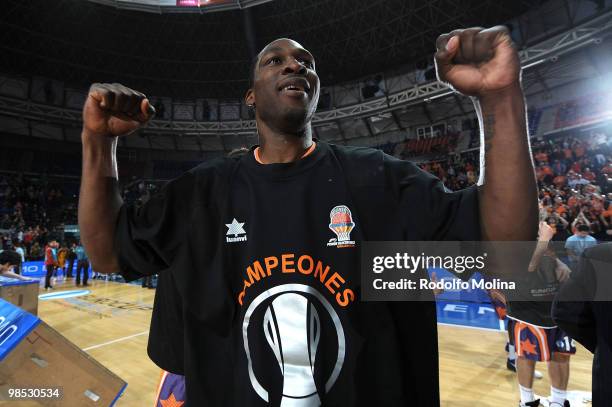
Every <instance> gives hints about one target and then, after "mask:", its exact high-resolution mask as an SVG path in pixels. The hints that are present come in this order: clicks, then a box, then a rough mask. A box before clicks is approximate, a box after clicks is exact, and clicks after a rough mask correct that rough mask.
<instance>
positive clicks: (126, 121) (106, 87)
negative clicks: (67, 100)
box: [83, 83, 155, 137]
mask: <svg viewBox="0 0 612 407" xmlns="http://www.w3.org/2000/svg"><path fill="white" fill-rule="evenodd" d="M154 115H155V109H154V108H153V106H152V105H151V104H150V103H149V100H148V99H147V97H146V96H145V95H143V94H142V93H140V92H137V91H135V90H133V89H130V88H128V87H125V86H123V85H121V84H119V83H112V84H110V83H94V84H93V85H91V88H89V94H88V95H87V100H86V101H85V106H84V107H83V131H84V132H85V133H87V134H88V135H93V136H108V137H113V136H124V135H127V134H130V133H132V132H133V131H135V130H136V129H138V128H139V127H140V126H142V125H143V124H145V123H146V122H147V121H149V120H150V119H151V118H152V117H153V116H154Z"/></svg>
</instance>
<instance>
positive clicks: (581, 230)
mask: <svg viewBox="0 0 612 407" xmlns="http://www.w3.org/2000/svg"><path fill="white" fill-rule="evenodd" d="M590 231H591V229H590V228H589V226H588V225H585V224H580V225H578V227H577V228H576V233H575V234H574V235H573V236H570V237H568V238H567V241H566V242H565V249H566V250H567V254H568V255H569V257H570V260H571V262H572V264H573V265H576V264H577V262H578V258H579V257H580V256H581V255H582V253H583V252H584V251H585V249H587V248H589V247H592V246H595V245H596V244H597V240H595V238H594V237H593V236H591V235H590V234H589V233H590Z"/></svg>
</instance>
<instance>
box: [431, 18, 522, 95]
mask: <svg viewBox="0 0 612 407" xmlns="http://www.w3.org/2000/svg"><path fill="white" fill-rule="evenodd" d="M436 48H437V52H436V54H435V62H436V72H437V74H438V80H439V81H441V82H446V83H448V84H449V85H451V86H452V87H453V88H454V89H456V90H458V91H459V92H461V93H463V94H464V95H468V96H477V97H480V96H484V95H486V94H494V93H497V92H499V91H503V90H504V89H507V88H510V87H512V86H515V85H518V84H519V82H520V72H521V65H520V61H519V57H518V53H517V51H516V49H515V48H514V45H513V43H512V39H511V38H510V33H509V32H508V29H507V28H506V27H504V26H496V27H492V28H488V29H483V28H481V27H476V28H467V29H465V30H454V31H451V32H450V33H448V34H442V35H440V36H439V37H438V39H437V41H436Z"/></svg>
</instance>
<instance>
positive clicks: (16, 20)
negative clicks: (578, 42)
mask: <svg viewBox="0 0 612 407" xmlns="http://www.w3.org/2000/svg"><path fill="white" fill-rule="evenodd" d="M539 3H540V1H539V0H532V1H527V0H513V1H500V0H462V1H456V0H427V1H426V0H276V1H271V2H267V3H264V4H260V5H257V6H254V7H250V8H246V9H242V10H229V11H222V12H215V13H201V14H198V13H189V14H177V13H162V14H154V13H149V12H142V11H131V10H125V9H118V8H116V7H111V6H108V5H102V4H98V3H94V2H89V1H79V0H54V1H49V0H28V1H23V0H4V1H3V13H2V14H1V16H0V24H1V25H2V30H1V33H0V52H2V58H0V72H5V73H10V74H20V75H24V76H43V77H49V78H53V79H58V80H61V81H64V82H65V83H66V84H67V85H72V86H78V87H83V88H85V87H87V85H88V84H90V83H91V82H107V81H110V82H122V83H124V84H126V85H128V86H132V87H135V88H137V89H139V90H141V91H143V92H145V93H148V94H153V95H160V96H171V97H178V98H181V97H183V98H236V97H241V96H242V95H243V93H244V91H245V90H246V87H247V78H248V69H249V65H250V60H251V55H253V54H254V53H255V52H256V51H258V50H259V49H260V48H261V47H263V46H264V45H265V44H266V43H268V42H269V41H272V40H273V39H275V38H278V37H290V38H293V39H295V40H297V41H298V42H300V43H302V44H303V45H304V46H305V47H306V48H308V49H309V50H310V51H311V52H312V53H313V54H314V55H315V58H316V61H317V70H318V72H319V75H320V77H321V80H322V83H323V85H330V84H335V83H341V82H346V81H351V80H355V79H358V78H362V77H365V76H367V75H370V74H374V73H377V72H381V71H385V70H388V69H390V68H397V67H399V66H406V68H407V69H410V68H412V67H414V65H415V64H422V63H424V61H426V60H429V59H430V58H431V54H432V53H433V51H434V42H435V38H436V37H437V36H438V34H440V33H442V32H447V31H449V30H451V29H454V28H458V27H468V26H474V25H481V26H491V25H495V24H500V23H503V22H506V21H508V20H510V19H512V18H513V17H517V16H519V15H521V14H523V13H524V12H525V11H526V10H527V9H529V8H532V7H535V6H537V5H538V4H539Z"/></svg>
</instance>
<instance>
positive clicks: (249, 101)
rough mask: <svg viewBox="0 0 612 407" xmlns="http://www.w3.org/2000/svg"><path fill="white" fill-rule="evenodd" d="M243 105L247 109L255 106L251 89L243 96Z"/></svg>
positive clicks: (253, 92) (253, 93)
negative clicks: (244, 104)
mask: <svg viewBox="0 0 612 407" xmlns="http://www.w3.org/2000/svg"><path fill="white" fill-rule="evenodd" d="M244 103H246V105H247V106H249V107H254V106H255V91H254V90H253V89H252V88H251V89H249V90H247V91H246V93H245V95H244Z"/></svg>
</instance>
